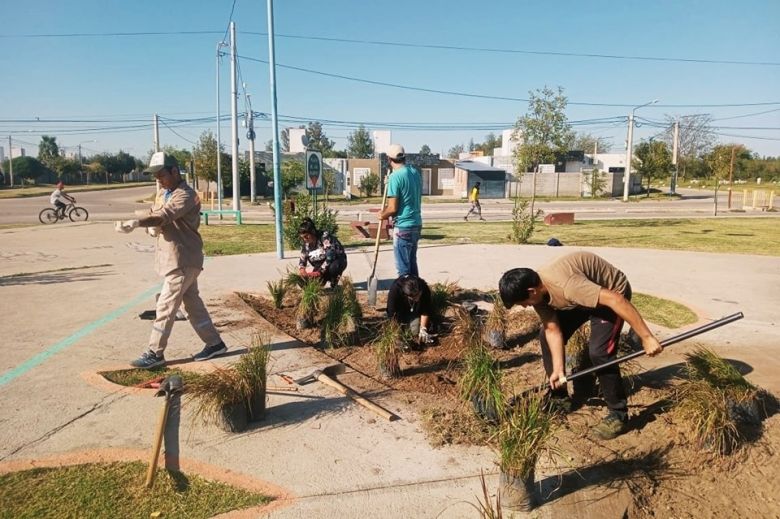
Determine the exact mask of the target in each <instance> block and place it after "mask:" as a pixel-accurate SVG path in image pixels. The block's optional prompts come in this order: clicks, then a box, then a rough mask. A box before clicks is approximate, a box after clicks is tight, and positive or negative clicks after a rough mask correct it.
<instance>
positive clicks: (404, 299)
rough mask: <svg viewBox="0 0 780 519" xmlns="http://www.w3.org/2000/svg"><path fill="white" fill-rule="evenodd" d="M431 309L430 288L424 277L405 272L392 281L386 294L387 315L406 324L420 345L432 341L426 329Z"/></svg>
mask: <svg viewBox="0 0 780 519" xmlns="http://www.w3.org/2000/svg"><path fill="white" fill-rule="evenodd" d="M431 311H432V308H431V289H430V288H429V287H428V283H426V282H425V280H424V279H421V278H418V277H417V276H412V275H410V274H405V275H403V276H401V277H399V278H398V279H396V280H395V281H393V284H392V286H391V287H390V292H389V293H388V294H387V317H388V318H390V319H394V320H396V321H398V322H399V323H401V324H402V325H405V326H408V327H409V331H410V332H411V334H412V337H416V338H417V341H418V343H419V344H421V345H425V344H431V343H433V336H432V335H431V334H430V333H429V330H428V326H429V324H430V316H431Z"/></svg>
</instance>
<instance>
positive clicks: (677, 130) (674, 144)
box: [670, 121, 680, 195]
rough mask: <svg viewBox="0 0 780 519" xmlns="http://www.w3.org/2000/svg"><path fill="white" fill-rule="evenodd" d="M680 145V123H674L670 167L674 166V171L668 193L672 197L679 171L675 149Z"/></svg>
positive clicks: (675, 189)
mask: <svg viewBox="0 0 780 519" xmlns="http://www.w3.org/2000/svg"><path fill="white" fill-rule="evenodd" d="M679 145H680V121H674V126H673V129H672V165H673V166H674V171H673V172H672V182H671V186H670V188H671V189H670V191H671V193H670V194H672V195H674V194H676V191H677V172H678V171H679V168H678V167H677V149H678V147H679Z"/></svg>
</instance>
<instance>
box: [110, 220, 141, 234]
mask: <svg viewBox="0 0 780 519" xmlns="http://www.w3.org/2000/svg"><path fill="white" fill-rule="evenodd" d="M136 227H138V220H125V221H124V222H114V230H115V231H116V232H123V233H125V234H127V233H129V232H133V230H134V229H135V228H136Z"/></svg>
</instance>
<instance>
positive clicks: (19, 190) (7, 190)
mask: <svg viewBox="0 0 780 519" xmlns="http://www.w3.org/2000/svg"><path fill="white" fill-rule="evenodd" d="M153 185H154V182H129V183H126V184H89V185H86V186H67V185H66V186H65V192H66V193H81V192H83V191H104V190H107V189H125V188H128V187H143V186H153ZM54 189H55V188H54V185H53V184H51V185H49V184H43V185H38V186H25V187H4V188H2V189H0V199H3V198H27V197H31V196H48V195H50V194H51V192H52V191H54Z"/></svg>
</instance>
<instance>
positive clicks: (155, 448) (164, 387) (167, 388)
mask: <svg viewBox="0 0 780 519" xmlns="http://www.w3.org/2000/svg"><path fill="white" fill-rule="evenodd" d="M183 387H184V382H183V381H182V379H181V377H180V376H179V375H171V376H170V377H168V378H166V379H165V380H163V382H162V384H160V389H159V390H157V392H156V393H155V394H154V396H162V397H164V398H165V400H164V403H163V408H162V410H161V411H160V421H159V424H158V425H157V434H156V435H155V437H154V444H153V445H152V457H151V459H150V461H149V470H148V471H147V472H146V483H145V485H146V488H151V487H152V484H153V483H154V475H155V472H156V471H157V461H158V459H159V457H160V446H161V445H162V440H163V434H164V433H165V423H166V422H167V421H168V408H169V406H170V403H171V396H172V395H173V394H174V393H179V392H181V390H182V388H183Z"/></svg>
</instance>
